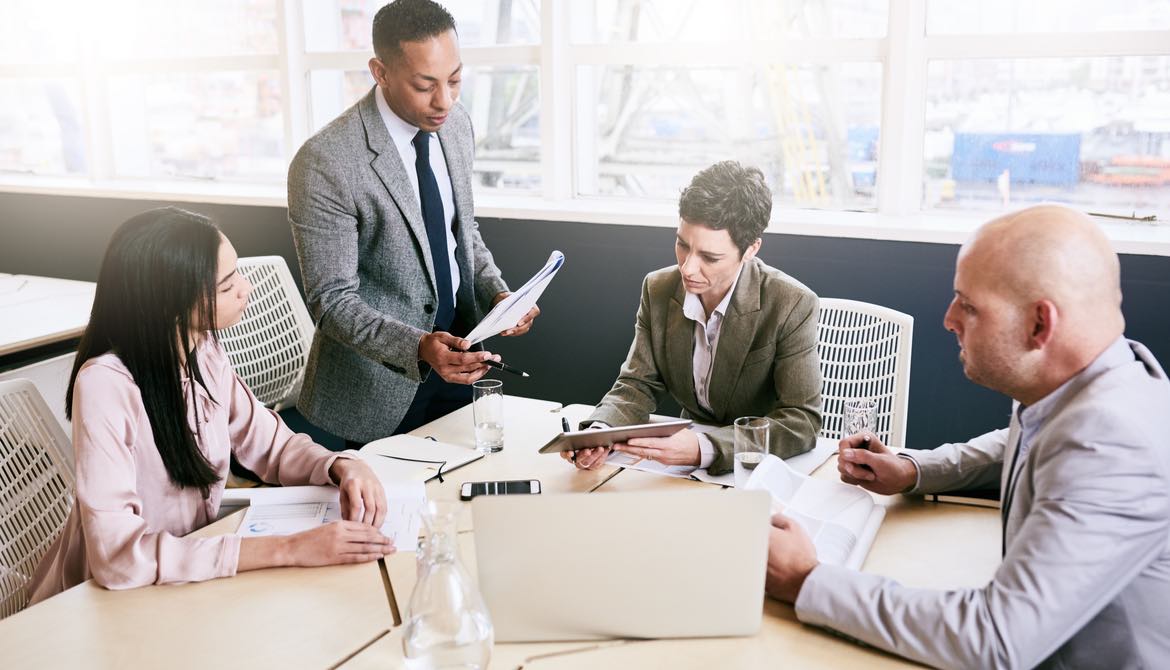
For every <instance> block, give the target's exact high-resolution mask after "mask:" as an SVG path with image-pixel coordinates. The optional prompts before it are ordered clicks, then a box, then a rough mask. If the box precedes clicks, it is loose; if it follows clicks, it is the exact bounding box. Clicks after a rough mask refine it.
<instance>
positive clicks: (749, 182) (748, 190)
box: [678, 161, 772, 256]
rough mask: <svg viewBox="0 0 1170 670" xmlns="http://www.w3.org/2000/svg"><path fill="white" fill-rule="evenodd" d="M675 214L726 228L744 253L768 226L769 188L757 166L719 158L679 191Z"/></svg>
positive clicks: (719, 228) (770, 193)
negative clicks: (748, 165) (680, 192)
mask: <svg viewBox="0 0 1170 670" xmlns="http://www.w3.org/2000/svg"><path fill="white" fill-rule="evenodd" d="M678 215H679V216H680V217H682V218H683V219H686V221H687V223H693V224H698V225H701V226H706V227H707V228H711V229H712V230H726V231H727V233H728V234H729V235H731V241H732V242H735V246H736V247H738V248H739V255H740V256H743V253H744V252H745V251H747V248H748V247H750V246H751V245H752V243H754V242H755V241H756V240H758V239H760V236H761V235H763V234H764V229H765V228H767V227H768V220H769V219H770V218H771V216H772V190H771V189H770V188H768V184H767V183H766V182H765V181H764V173H763V172H760V170H759V168H754V167H744V166H742V165H740V164H739V163H738V162H737V161H720V162H718V163H716V164H714V165H712V166H711V167H709V168H707V169H705V170H703V171H701V172H699V174H697V175H695V178H694V179H692V180H691V183H690V185H689V186H687V187H686V188H684V189H683V190H682V196H681V197H679V199H678Z"/></svg>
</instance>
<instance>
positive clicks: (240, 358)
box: [219, 256, 313, 410]
mask: <svg viewBox="0 0 1170 670" xmlns="http://www.w3.org/2000/svg"><path fill="white" fill-rule="evenodd" d="M237 267H239V270H240V274H242V275H244V276H245V277H247V278H248V281H250V282H252V286H253V290H252V296H251V298H250V299H249V302H248V309H247V310H246V311H245V312H244V317H243V318H242V319H240V322H239V323H237V324H236V325H234V326H232V327H231V328H226V329H224V330H221V331H219V340H220V342H221V343H222V344H223V348H224V350H225V351H226V352H227V355H228V359H229V360H231V362H232V365H233V366H234V367H235V369H236V373H237V374H239V375H240V377H241V378H242V379H243V380H244V383H245V384H247V385H248V388H250V389H252V393H255V394H256V397H257V398H259V399H260V402H262V403H264V404H265V405H267V406H269V407H272V408H273V409H276V410H281V409H285V408H286V407H292V406H293V405H295V404H296V401H297V394H299V393H300V390H301V381H302V379H304V376H305V363H306V362H307V361H308V360H309V346H310V345H311V344H312V343H313V321H312V319H310V318H309V310H308V309H306V308H305V303H304V301H303V300H301V294H300V293H299V292H298V291H297V286H296V284H295V283H293V278H292V273H290V272H289V270H288V265H286V264H285V262H284V259H283V258H281V257H280V256H255V257H252V258H241V259H240V260H239V265H238V266H237Z"/></svg>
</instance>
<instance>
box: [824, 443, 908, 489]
mask: <svg viewBox="0 0 1170 670" xmlns="http://www.w3.org/2000/svg"><path fill="white" fill-rule="evenodd" d="M867 440H868V442H867ZM866 444H868V446H869V448H868V449H867V448H866ZM837 454H838V457H837V472H839V473H841V481H843V482H845V483H846V484H856V485H858V486H860V487H861V488H863V489H866V490H868V491H873V492H874V493H880V494H882V495H893V494H895V493H904V492H906V491H908V490H910V489H911V488H912V487H913V486H914V484H915V483H917V482H918V465H917V464H916V463H915V462H914V461H913V460H911V459H909V458H902V457H901V456H898V455H896V454H894V452H892V451H890V449H889V447H887V446H886V445H884V444H882V443H881V440H879V439H877V437H876V436H875V435H869V434H860V433H859V434H857V435H850V436H849V437H847V438H845V439H843V440H841V442H840V444H839V450H838V452H837Z"/></svg>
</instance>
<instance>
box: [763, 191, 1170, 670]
mask: <svg viewBox="0 0 1170 670" xmlns="http://www.w3.org/2000/svg"><path fill="white" fill-rule="evenodd" d="M944 324H945V325H946V327H947V329H948V330H950V331H952V332H954V333H955V335H956V337H957V338H958V340H959V347H960V353H959V357H960V360H961V361H962V363H963V370H964V372H965V373H966V375H967V376H968V377H969V378H970V379H971V380H972V381H974V382H976V383H979V384H982V385H983V386H987V387H988V388H992V389H995V390H998V391H1001V392H1002V393H1004V394H1006V395H1008V396H1011V397H1012V398H1013V399H1014V400H1015V403H1013V407H1012V417H1011V424H1010V426H1009V427H1008V428H1006V429H1002V430H997V431H994V432H992V433H988V434H986V435H983V436H981V437H977V438H975V439H973V440H971V441H969V442H967V443H960V444H946V445H943V446H941V447H939V448H937V449H934V450H932V451H915V452H911V451H906V452H902V453H900V454H898V455H894V454H892V453H890V452H889V450H887V449H886V448H885V447H884V446H882V445H881V444H880V443H878V442H877V441H876V440H875V439H874V438H872V437H871V438H870V448H869V450H864V449H862V448H861V444H862V437H861V436H852V437H850V438H846V439H844V440H842V441H841V457H840V460H839V463H838V469H839V470H840V473H841V479H842V480H844V481H845V482H848V483H854V484H859V485H861V486H863V487H864V488H867V489H869V490H871V491H874V492H877V493H882V494H891V493H898V492H909V493H918V492H921V493H930V492H937V491H945V490H948V489H960V488H982V487H987V486H995V485H998V486H999V487H1000V491H1001V501H1002V513H1003V538H1002V542H1003V562H1002V563H1001V565H1000V567H999V569H998V570H997V571H996V573H995V576H994V577H993V578H992V580H991V581H990V582H989V583H988V584H987V585H985V586H983V587H981V588H974V589H953V590H949V591H935V590H928V589H915V588H907V587H904V586H901V585H899V584H897V583H895V582H893V581H892V580H889V579H885V578H883V577H880V576H878V575H866V574H860V573H857V572H852V571H850V570H846V569H844V568H840V567H835V566H828V565H818V564H817V560H816V551H815V549H813V546H812V544H811V543H810V542H809V540H808V537H807V536H806V535H805V534H804V532H803V531H802V530H801V529H800V527H799V526H798V525H796V524H794V523H791V522H790V521H789V520H788V519H786V518H784V517H783V516H780V515H778V516H777V517H776V518H774V519H773V525H774V526H775V528H774V529H773V531H772V537H771V542H770V549H769V564H768V592H769V593H770V594H772V595H773V596H775V597H777V598H779V599H781V600H786V601H789V602H795V604H796V615H797V617H798V618H799V619H800V620H801V621H804V622H806V623H810V624H814V625H819V626H827V627H830V628H834V629H836V630H839V631H841V632H844V633H846V634H847V635H850V636H852V637H854V638H857V639H860V640H862V641H864V642H867V643H869V644H872V645H874V646H876V647H880V648H882V649H885V650H888V651H892V652H894V653H896V654H901V655H902V656H906V657H908V658H911V659H914V660H916V661H919V662H922V663H927V664H930V665H935V666H940V667H947V668H958V667H962V668H976V667H977V668H1030V667H1034V666H1038V665H1039V666H1043V667H1048V668H1155V667H1168V666H1170V623H1168V622H1170V383H1168V382H1167V379H1166V373H1165V372H1164V371H1163V370H1162V368H1161V367H1160V366H1159V365H1158V362H1157V361H1155V360H1154V357H1153V356H1152V355H1151V354H1150V352H1149V351H1148V350H1147V349H1146V348H1145V347H1144V346H1142V345H1141V344H1138V343H1137V342H1133V341H1130V340H1127V339H1125V337H1124V336H1123V335H1122V332H1123V331H1124V329H1125V321H1124V319H1123V317H1122V314H1121V282H1120V271H1119V265H1118V259H1117V255H1116V254H1114V253H1113V251H1112V249H1111V248H1110V245H1109V241H1108V240H1107V239H1105V236H1104V235H1103V234H1102V233H1101V231H1100V230H1099V229H1098V228H1097V227H1096V226H1095V225H1094V224H1093V222H1092V221H1091V220H1090V219H1089V218H1088V217H1086V216H1084V215H1083V214H1080V213H1077V212H1074V211H1072V210H1069V209H1065V208H1063V207H1056V206H1040V207H1033V208H1030V209H1025V210H1023V211H1021V212H1017V213H1015V214H1009V215H1007V216H1005V217H1003V218H1000V219H997V220H995V221H992V222H991V223H988V224H987V225H985V226H983V227H982V228H980V229H979V231H978V232H977V233H976V234H975V237H974V238H973V239H972V240H971V241H970V242H968V243H967V244H966V245H965V246H964V247H963V248H962V249H961V250H960V252H959V259H958V264H957V267H956V269H955V297H954V300H952V302H951V305H950V308H949V309H948V310H947V314H946V318H945V320H944Z"/></svg>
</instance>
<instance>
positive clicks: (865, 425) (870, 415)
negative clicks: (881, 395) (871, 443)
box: [841, 398, 877, 438]
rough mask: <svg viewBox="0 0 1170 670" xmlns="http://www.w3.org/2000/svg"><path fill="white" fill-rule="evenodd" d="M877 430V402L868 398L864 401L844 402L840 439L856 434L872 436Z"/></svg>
mask: <svg viewBox="0 0 1170 670" xmlns="http://www.w3.org/2000/svg"><path fill="white" fill-rule="evenodd" d="M876 430H877V401H876V400H870V399H868V398H866V399H864V400H848V401H846V402H845V417H844V425H843V426H842V431H841V437H842V438H845V437H849V436H850V435H857V434H858V433H869V434H871V435H872V434H873V433H874V431H876Z"/></svg>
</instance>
